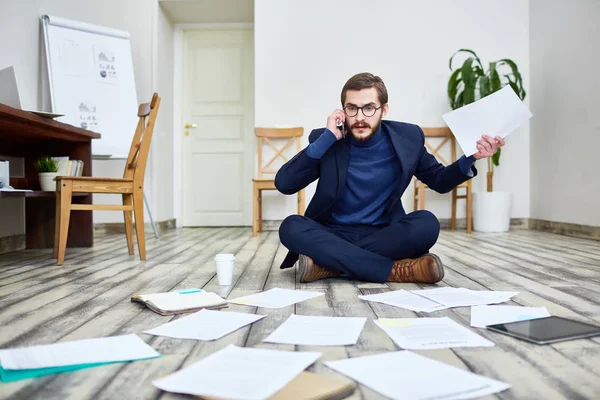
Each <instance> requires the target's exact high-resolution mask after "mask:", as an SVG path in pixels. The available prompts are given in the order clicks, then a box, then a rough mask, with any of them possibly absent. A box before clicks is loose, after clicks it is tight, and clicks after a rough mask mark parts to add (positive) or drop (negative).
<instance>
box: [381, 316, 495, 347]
mask: <svg viewBox="0 0 600 400" xmlns="http://www.w3.org/2000/svg"><path fill="white" fill-rule="evenodd" d="M375 324H376V325H377V326H378V327H380V328H381V329H383V330H384V332H385V333H387V334H388V336H389V337H390V338H392V340H393V341H394V342H395V343H396V344H397V345H398V346H400V347H401V348H403V349H409V350H426V349H446V348H451V347H492V346H494V343H492V342H490V341H489V340H487V339H485V338H483V337H481V336H479V335H478V334H476V333H475V332H473V331H471V330H469V329H467V328H465V327H464V326H461V325H460V324H458V323H456V322H455V321H453V320H451V319H450V318H448V317H443V318H380V319H378V320H377V321H375Z"/></svg>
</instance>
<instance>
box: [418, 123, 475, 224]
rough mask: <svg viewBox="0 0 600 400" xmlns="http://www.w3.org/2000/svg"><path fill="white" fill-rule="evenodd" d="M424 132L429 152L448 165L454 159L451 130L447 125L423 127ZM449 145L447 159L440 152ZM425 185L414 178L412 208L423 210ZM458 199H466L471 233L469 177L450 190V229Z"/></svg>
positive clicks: (454, 142) (471, 215) (471, 214)
mask: <svg viewBox="0 0 600 400" xmlns="http://www.w3.org/2000/svg"><path fill="white" fill-rule="evenodd" d="M423 133H424V134H425V146H426V147H427V149H428V150H429V152H430V153H431V154H433V155H434V156H435V157H436V158H437V159H438V160H439V161H440V162H441V163H442V164H444V165H448V164H451V163H453V162H454V161H456V159H457V158H456V138H455V137H454V135H453V134H452V131H451V130H450V128H448V127H441V128H423ZM433 138H438V139H439V140H440V142H439V144H438V145H437V146H435V147H434V146H433V145H432V144H431V142H432V140H428V139H433ZM448 144H449V145H450V159H449V160H447V159H446V157H444V155H443V154H442V150H443V149H444V148H445V147H444V146H446V145H448ZM426 188H427V185H425V184H424V183H423V182H421V181H419V180H418V179H415V193H414V209H415V210H424V209H425V189H426ZM462 189H464V190H465V192H464V194H461V195H459V194H458V191H459V190H462ZM458 199H466V201H467V233H471V229H472V224H473V221H472V220H473V196H472V189H471V179H469V180H468V181H466V182H463V183H461V184H460V185H458V186H457V187H456V188H455V189H454V190H452V218H451V220H450V229H452V230H456V204H457V202H458Z"/></svg>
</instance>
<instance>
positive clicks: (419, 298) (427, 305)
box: [358, 287, 519, 312]
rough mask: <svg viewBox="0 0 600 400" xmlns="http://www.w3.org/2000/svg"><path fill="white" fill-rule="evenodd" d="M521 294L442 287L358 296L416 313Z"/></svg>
mask: <svg viewBox="0 0 600 400" xmlns="http://www.w3.org/2000/svg"><path fill="white" fill-rule="evenodd" d="M518 293H519V292H497V291H491V290H471V289H465V288H452V287H441V288H435V289H426V290H411V291H407V290H394V291H391V292H385V293H378V294H371V295H366V296H358V298H359V299H363V300H367V301H376V302H379V303H384V304H389V305H392V306H396V307H400V308H405V309H407V310H411V311H416V312H433V311H438V310H444V309H447V308H452V307H470V306H478V305H487V304H497V303H504V302H505V301H509V300H510V299H511V297H513V296H515V295H517V294H518Z"/></svg>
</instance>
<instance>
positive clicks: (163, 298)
mask: <svg viewBox="0 0 600 400" xmlns="http://www.w3.org/2000/svg"><path fill="white" fill-rule="evenodd" d="M131 301H133V302H138V303H142V304H144V305H146V307H148V308H149V309H151V310H152V311H154V312H156V313H158V314H160V315H173V314H182V313H189V312H195V311H200V310H202V309H208V310H214V309H218V308H223V307H227V301H226V300H225V299H223V298H222V297H221V296H219V295H218V294H216V293H212V292H206V291H204V290H202V289H185V290H176V291H173V292H166V293H152V294H136V295H134V296H132V297H131Z"/></svg>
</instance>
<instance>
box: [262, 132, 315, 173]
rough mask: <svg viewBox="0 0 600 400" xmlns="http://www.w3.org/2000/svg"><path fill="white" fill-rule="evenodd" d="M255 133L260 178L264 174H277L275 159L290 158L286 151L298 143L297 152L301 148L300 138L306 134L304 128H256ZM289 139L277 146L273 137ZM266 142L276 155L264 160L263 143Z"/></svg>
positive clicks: (286, 159)
mask: <svg viewBox="0 0 600 400" xmlns="http://www.w3.org/2000/svg"><path fill="white" fill-rule="evenodd" d="M254 134H255V135H256V137H258V178H262V177H263V174H276V173H277V169H276V168H274V167H273V164H274V163H275V161H277V159H278V158H281V159H282V160H283V161H284V162H288V161H289V159H288V158H287V157H286V156H285V154H284V153H285V151H286V150H287V149H288V148H289V147H290V146H292V145H293V144H294V142H295V143H296V152H299V151H300V150H301V147H300V146H301V144H300V138H301V137H302V135H303V134H304V128H297V127H296V128H255V129H254ZM286 138H287V139H288V140H287V141H286V142H285V143H283V145H280V146H276V143H274V141H272V140H271V139H286ZM264 143H266V144H267V145H268V146H269V147H270V148H271V149H273V151H274V152H275V155H274V156H273V157H271V158H269V159H268V160H263V144H264Z"/></svg>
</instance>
